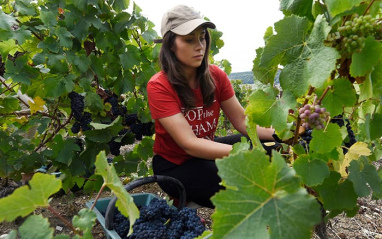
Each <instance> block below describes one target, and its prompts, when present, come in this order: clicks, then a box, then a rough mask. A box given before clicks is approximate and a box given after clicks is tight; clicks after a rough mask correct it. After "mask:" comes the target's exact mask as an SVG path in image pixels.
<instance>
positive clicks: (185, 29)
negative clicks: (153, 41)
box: [171, 18, 216, 35]
mask: <svg viewBox="0 0 382 239" xmlns="http://www.w3.org/2000/svg"><path fill="white" fill-rule="evenodd" d="M201 25H203V26H206V27H208V28H211V29H215V28H216V26H215V24H213V23H212V22H209V21H206V20H203V19H199V18H198V19H194V20H191V21H188V22H185V23H183V24H181V25H179V26H177V27H175V28H174V29H172V30H171V31H172V32H174V33H176V34H178V35H187V34H190V33H191V32H192V31H193V30H195V29H196V28H198V27H199V26H201Z"/></svg>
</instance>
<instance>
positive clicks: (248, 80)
mask: <svg viewBox="0 0 382 239" xmlns="http://www.w3.org/2000/svg"><path fill="white" fill-rule="evenodd" d="M228 78H229V79H230V80H242V81H243V84H253V82H254V81H253V72H252V71H244V72H234V73H231V74H230V75H229V76H228Z"/></svg>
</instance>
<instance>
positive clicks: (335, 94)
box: [322, 78, 357, 115]
mask: <svg viewBox="0 0 382 239" xmlns="http://www.w3.org/2000/svg"><path fill="white" fill-rule="evenodd" d="M356 102H357V95H356V92H355V90H354V87H353V85H352V84H351V82H350V81H349V80H348V79H345V78H339V79H334V80H333V85H332V87H331V89H330V90H329V91H328V93H327V94H326V96H325V97H324V99H323V100H322V105H323V106H324V107H325V108H326V110H327V111H328V112H330V114H331V115H339V114H341V113H342V111H343V108H344V107H351V106H353V105H354V104H355V103H356Z"/></svg>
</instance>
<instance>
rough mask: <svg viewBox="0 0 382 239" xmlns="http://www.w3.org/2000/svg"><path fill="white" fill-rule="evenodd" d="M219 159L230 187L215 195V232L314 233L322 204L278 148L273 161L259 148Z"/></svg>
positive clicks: (219, 234) (226, 235)
mask: <svg viewBox="0 0 382 239" xmlns="http://www.w3.org/2000/svg"><path fill="white" fill-rule="evenodd" d="M216 164H217V167H218V169H219V175H220V177H221V178H222V180H223V182H224V183H225V185H227V187H226V190H222V191H220V192H218V193H217V194H215V196H213V197H212V201H213V203H214V205H215V206H216V209H215V212H214V214H213V215H212V219H213V221H214V225H213V228H214V233H213V236H214V237H216V238H229V239H235V238H239V239H242V238H283V239H287V238H309V237H310V234H311V231H312V228H313V226H314V225H315V224H317V223H318V222H319V221H320V210H319V205H318V203H317V201H316V200H315V199H314V197H312V196H310V195H309V194H308V193H307V191H306V190H305V189H303V188H302V187H301V185H300V180H299V179H298V178H297V177H295V173H294V170H293V169H292V168H290V167H289V166H287V164H286V163H285V160H284V159H283V157H282V156H281V155H280V154H279V153H274V156H273V160H272V163H271V162H269V158H268V156H266V155H265V153H263V152H262V151H260V150H257V149H254V150H253V151H245V152H242V153H238V154H235V155H230V156H228V157H226V158H224V159H219V160H217V161H216ZM306 218H309V220H306ZM249 228H251V229H250V230H249Z"/></svg>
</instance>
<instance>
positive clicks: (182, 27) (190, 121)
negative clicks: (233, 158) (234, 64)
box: [147, 5, 274, 208]
mask: <svg viewBox="0 0 382 239" xmlns="http://www.w3.org/2000/svg"><path fill="white" fill-rule="evenodd" d="M207 28H212V29H214V28H215V25H214V24H213V23H212V22H210V21H205V20H204V19H203V18H202V17H201V16H200V14H199V13H197V12H196V11H195V10H194V9H193V8H191V7H188V6H184V5H179V6H175V7H174V8H173V9H170V10H169V11H168V12H166V13H165V14H164V16H163V19H162V26H161V34H162V37H163V40H162V41H161V42H162V47H161V51H160V56H159V60H160V65H161V69H162V70H161V71H160V72H158V73H157V74H155V75H154V76H153V77H152V78H151V79H150V81H149V82H148V85H147V93H148V100H149V106H150V111H151V115H152V118H153V119H154V120H155V132H156V136H155V143H154V153H155V156H154V157H153V170H154V174H156V175H167V176H171V177H174V178H176V179H178V180H179V181H180V182H181V183H182V184H183V185H184V187H185V189H186V194H187V200H190V201H193V202H195V203H197V204H199V205H201V206H204V207H210V208H213V207H214V206H213V204H212V202H211V201H210V198H211V196H213V195H214V194H215V193H216V192H218V191H219V190H220V189H221V188H223V187H222V186H220V184H219V183H220V181H221V179H220V177H219V176H218V174H217V171H218V170H217V167H216V164H215V161H214V160H215V159H218V158H223V157H224V156H228V155H229V153H230V151H231V150H232V144H234V143H236V142H238V141H240V138H241V136H246V135H247V131H246V126H245V118H246V116H245V114H244V109H243V107H242V106H241V105H240V103H239V101H238V100H237V98H236V96H235V92H234V90H233V88H232V85H231V83H230V81H229V79H228V76H227V74H225V73H224V71H222V70H220V69H219V68H218V67H217V66H215V65H209V63H208V55H209V49H210V35H209V32H208V30H207ZM220 109H222V110H223V112H224V113H225V115H226V116H227V117H228V119H229V120H230V122H231V123H232V125H233V126H234V127H235V129H236V130H238V131H239V132H240V133H241V135H233V136H228V137H222V138H219V139H215V137H214V135H215V131H216V127H217V125H218V119H219V112H220ZM273 132H274V131H273V130H272V129H266V128H260V127H259V128H258V135H259V138H260V139H262V140H274V139H273V137H272V134H273ZM160 186H161V187H162V189H163V190H164V191H165V192H167V193H168V194H169V195H171V196H175V197H177V192H176V191H175V188H173V187H171V185H163V184H161V185H160Z"/></svg>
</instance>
